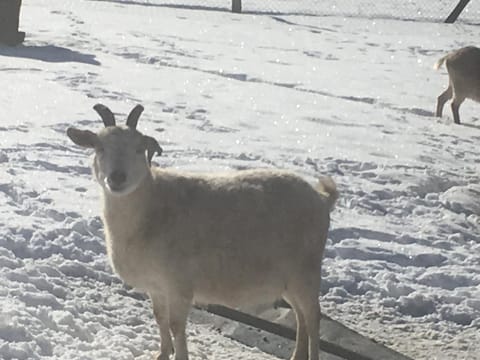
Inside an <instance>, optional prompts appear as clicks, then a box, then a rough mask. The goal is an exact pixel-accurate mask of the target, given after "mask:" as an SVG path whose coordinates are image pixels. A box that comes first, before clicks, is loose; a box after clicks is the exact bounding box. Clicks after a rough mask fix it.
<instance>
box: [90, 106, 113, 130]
mask: <svg viewBox="0 0 480 360" xmlns="http://www.w3.org/2000/svg"><path fill="white" fill-rule="evenodd" d="M93 109H94V110H95V111H96V112H97V113H98V115H100V117H101V118H102V120H103V123H104V124H105V127H108V126H115V115H113V113H112V111H111V110H110V109H109V108H108V107H106V106H105V105H103V104H97V105H95V106H94V107H93Z"/></svg>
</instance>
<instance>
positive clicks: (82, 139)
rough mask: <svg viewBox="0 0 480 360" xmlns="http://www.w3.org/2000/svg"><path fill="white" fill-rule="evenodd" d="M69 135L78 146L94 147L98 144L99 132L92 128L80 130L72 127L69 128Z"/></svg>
mask: <svg viewBox="0 0 480 360" xmlns="http://www.w3.org/2000/svg"><path fill="white" fill-rule="evenodd" d="M67 136H68V137H69V138H70V140H72V141H73V142H74V143H75V144H77V145H78V146H82V147H86V148H94V147H95V146H96V145H97V144H98V137H97V134H95V133H93V132H91V131H90V130H78V129H75V128H73V127H71V128H68V129H67Z"/></svg>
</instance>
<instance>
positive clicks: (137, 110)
mask: <svg viewBox="0 0 480 360" xmlns="http://www.w3.org/2000/svg"><path fill="white" fill-rule="evenodd" d="M143 109H144V108H143V106H142V105H137V106H135V107H134V108H133V109H132V111H130V114H128V118H127V126H128V127H129V128H131V129H135V128H136V127H137V122H138V118H139V117H140V115H141V114H142V112H143Z"/></svg>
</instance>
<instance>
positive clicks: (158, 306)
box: [150, 294, 173, 360]
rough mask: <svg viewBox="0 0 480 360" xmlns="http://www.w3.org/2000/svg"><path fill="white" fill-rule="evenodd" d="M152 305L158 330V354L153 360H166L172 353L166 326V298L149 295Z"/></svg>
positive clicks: (170, 340) (158, 295) (167, 325)
mask: <svg viewBox="0 0 480 360" xmlns="http://www.w3.org/2000/svg"><path fill="white" fill-rule="evenodd" d="M150 298H151V299H152V303H153V314H154V315H155V320H156V321H157V324H158V327H159V329H160V353H158V354H156V355H155V357H154V360H168V359H169V358H170V355H171V354H172V353H173V343H172V337H171V336H170V327H169V324H168V321H169V320H168V318H169V315H168V305H167V298H166V297H165V296H163V295H160V294H150Z"/></svg>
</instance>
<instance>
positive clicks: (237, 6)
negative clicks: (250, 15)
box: [232, 0, 242, 13]
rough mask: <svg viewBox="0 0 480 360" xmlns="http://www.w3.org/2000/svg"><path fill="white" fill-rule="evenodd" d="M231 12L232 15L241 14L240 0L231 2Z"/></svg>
mask: <svg viewBox="0 0 480 360" xmlns="http://www.w3.org/2000/svg"><path fill="white" fill-rule="evenodd" d="M232 12H234V13H241V12H242V0H232Z"/></svg>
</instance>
